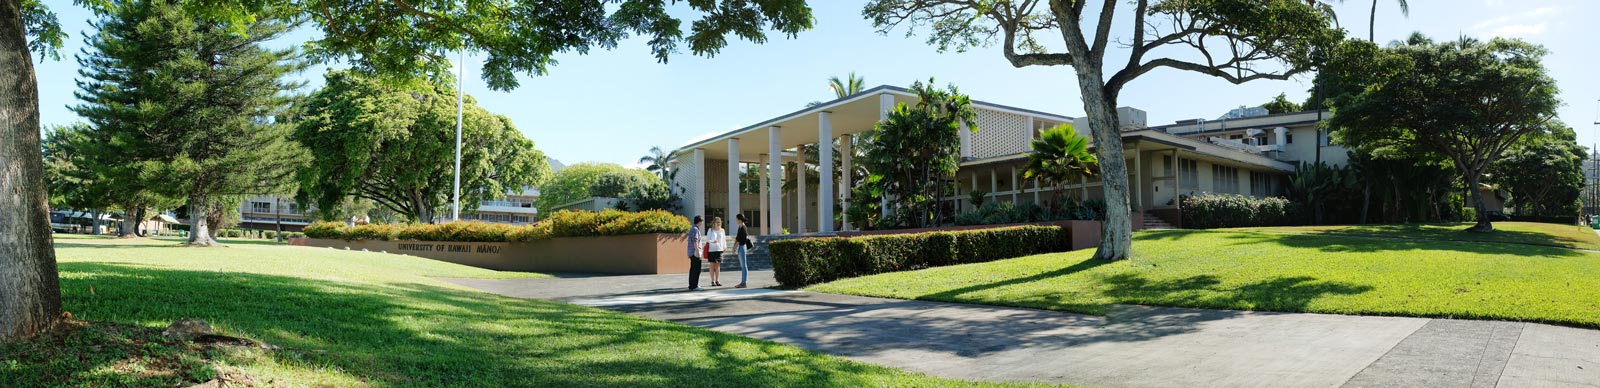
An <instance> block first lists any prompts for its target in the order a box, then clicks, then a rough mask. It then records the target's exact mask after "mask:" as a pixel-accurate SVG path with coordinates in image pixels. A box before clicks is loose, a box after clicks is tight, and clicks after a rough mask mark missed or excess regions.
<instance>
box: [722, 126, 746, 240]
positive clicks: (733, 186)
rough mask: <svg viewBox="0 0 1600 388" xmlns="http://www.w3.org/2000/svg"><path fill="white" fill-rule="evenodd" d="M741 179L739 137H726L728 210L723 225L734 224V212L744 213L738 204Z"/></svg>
mask: <svg viewBox="0 0 1600 388" xmlns="http://www.w3.org/2000/svg"><path fill="white" fill-rule="evenodd" d="M743 181H744V174H740V173H739V138H737V137H736V138H732V139H728V211H727V215H726V217H727V219H724V220H722V225H723V226H724V227H728V226H732V225H733V224H734V222H733V220H734V217H735V215H736V214H744V209H742V208H741V207H740V206H739V200H740V199H741V198H739V197H740V196H741V195H743V194H744V193H743V191H744V190H740V189H739V184H740V183H742V182H743Z"/></svg>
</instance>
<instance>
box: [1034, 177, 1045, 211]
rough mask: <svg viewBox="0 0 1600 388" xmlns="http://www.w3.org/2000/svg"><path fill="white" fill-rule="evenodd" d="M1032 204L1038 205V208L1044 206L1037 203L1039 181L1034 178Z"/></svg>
mask: <svg viewBox="0 0 1600 388" xmlns="http://www.w3.org/2000/svg"><path fill="white" fill-rule="evenodd" d="M1033 204H1034V205H1039V206H1044V204H1042V203H1039V179H1038V178H1034V179H1033Z"/></svg>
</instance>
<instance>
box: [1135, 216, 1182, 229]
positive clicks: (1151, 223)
mask: <svg viewBox="0 0 1600 388" xmlns="http://www.w3.org/2000/svg"><path fill="white" fill-rule="evenodd" d="M1177 228H1178V227H1176V226H1173V225H1172V224H1170V223H1167V221H1166V220H1162V219H1161V217H1156V215H1155V214H1150V212H1144V225H1141V226H1140V229H1177Z"/></svg>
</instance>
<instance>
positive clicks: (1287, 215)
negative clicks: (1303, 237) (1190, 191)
mask: <svg viewBox="0 0 1600 388" xmlns="http://www.w3.org/2000/svg"><path fill="white" fill-rule="evenodd" d="M1180 201H1182V202H1183V212H1182V213H1183V226H1184V227H1186V228H1193V229H1210V228H1238V227H1247V226H1279V225H1289V224H1292V223H1293V222H1294V220H1297V219H1300V218H1302V217H1297V216H1296V214H1297V213H1298V210H1297V209H1298V207H1297V206H1295V204H1294V203H1292V202H1289V200H1288V199H1284V198H1280V197H1267V198H1256V197H1251V196H1245V195H1237V194H1204V195H1198V196H1183V198H1181V199H1180Z"/></svg>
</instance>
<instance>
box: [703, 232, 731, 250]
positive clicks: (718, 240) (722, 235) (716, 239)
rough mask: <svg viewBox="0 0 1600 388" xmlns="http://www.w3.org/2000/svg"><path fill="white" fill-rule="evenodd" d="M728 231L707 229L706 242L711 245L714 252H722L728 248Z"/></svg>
mask: <svg viewBox="0 0 1600 388" xmlns="http://www.w3.org/2000/svg"><path fill="white" fill-rule="evenodd" d="M727 239H728V232H726V231H724V230H722V229H708V230H706V244H707V245H710V246H711V249H710V250H711V251H712V252H722V251H724V250H726V249H727V245H728V243H727V242H726V241H724V240H727Z"/></svg>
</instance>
